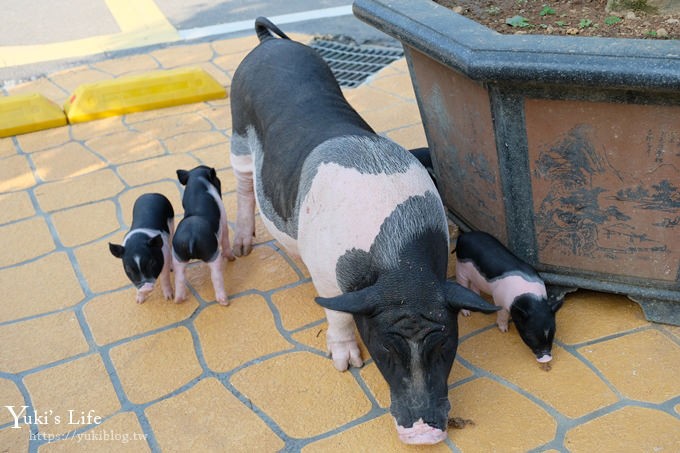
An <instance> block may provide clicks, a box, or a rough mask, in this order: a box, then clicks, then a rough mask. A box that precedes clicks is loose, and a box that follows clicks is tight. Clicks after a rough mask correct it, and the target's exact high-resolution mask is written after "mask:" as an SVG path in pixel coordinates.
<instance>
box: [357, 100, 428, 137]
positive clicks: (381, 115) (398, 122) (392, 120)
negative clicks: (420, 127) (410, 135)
mask: <svg viewBox="0 0 680 453" xmlns="http://www.w3.org/2000/svg"><path fill="white" fill-rule="evenodd" d="M362 116H363V117H364V119H365V120H366V122H367V123H368V124H369V125H371V127H372V128H373V129H374V130H375V131H376V132H378V133H385V132H388V131H391V130H393V129H399V128H401V127H404V126H411V125H413V124H420V123H421V119H420V113H419V112H418V106H417V105H416V104H415V102H414V103H407V102H401V103H398V104H395V105H393V106H391V107H389V108H385V109H380V110H371V111H369V112H366V113H365V114H364V115H362Z"/></svg>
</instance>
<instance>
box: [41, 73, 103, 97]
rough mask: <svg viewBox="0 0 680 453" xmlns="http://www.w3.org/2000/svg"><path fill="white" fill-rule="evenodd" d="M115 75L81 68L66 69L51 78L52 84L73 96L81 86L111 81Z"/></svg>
mask: <svg viewBox="0 0 680 453" xmlns="http://www.w3.org/2000/svg"><path fill="white" fill-rule="evenodd" d="M112 78H113V75H111V74H107V73H105V72H103V71H99V70H97V69H92V68H89V67H87V66H81V67H78V68H73V69H66V70H64V71H61V72H58V73H56V74H53V75H51V76H50V80H51V81H52V83H54V84H56V85H57V86H58V87H60V88H62V89H63V90H65V91H66V92H67V93H69V96H70V95H71V94H73V92H74V91H75V89H76V88H78V87H79V86H80V85H83V84H86V83H92V82H100V81H102V80H110V79H112Z"/></svg>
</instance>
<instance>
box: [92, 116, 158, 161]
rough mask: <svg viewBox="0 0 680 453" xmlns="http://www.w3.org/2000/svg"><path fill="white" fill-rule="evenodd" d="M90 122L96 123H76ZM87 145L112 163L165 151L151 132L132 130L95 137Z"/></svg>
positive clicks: (154, 155) (146, 157) (155, 155)
mask: <svg viewBox="0 0 680 453" xmlns="http://www.w3.org/2000/svg"><path fill="white" fill-rule="evenodd" d="M92 123H96V121H90V122H85V123H78V124H92ZM87 146H88V147H89V148H91V149H93V150H94V151H96V152H97V153H99V154H101V155H102V156H103V157H104V158H105V159H106V160H107V161H108V162H110V163H113V164H124V163H128V162H134V161H137V160H145V159H148V158H151V157H157V156H161V155H163V154H165V152H166V151H165V148H164V147H163V145H162V144H161V142H160V141H158V140H156V138H155V137H153V136H151V134H145V133H139V132H132V131H122V132H117V133H115V134H111V135H104V136H102V137H96V138H93V139H91V140H89V141H88V142H87Z"/></svg>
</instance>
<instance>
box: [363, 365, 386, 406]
mask: <svg viewBox="0 0 680 453" xmlns="http://www.w3.org/2000/svg"><path fill="white" fill-rule="evenodd" d="M359 374H360V375H361V377H362V378H363V380H364V382H365V383H366V386H367V387H368V389H369V390H370V391H371V394H372V395H373V397H374V398H375V400H376V401H377V403H378V405H379V406H380V407H382V408H385V409H389V407H390V404H391V401H392V400H391V398H390V387H389V386H388V385H387V382H386V381H385V378H384V377H383V375H382V374H381V373H380V370H378V366H377V365H376V364H375V362H372V363H369V364H366V365H364V366H363V367H361V371H359Z"/></svg>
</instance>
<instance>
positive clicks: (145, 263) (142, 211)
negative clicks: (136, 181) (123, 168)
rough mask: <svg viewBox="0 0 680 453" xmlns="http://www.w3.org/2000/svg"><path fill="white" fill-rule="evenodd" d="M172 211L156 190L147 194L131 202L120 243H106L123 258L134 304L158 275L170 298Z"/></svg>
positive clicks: (168, 202)
mask: <svg viewBox="0 0 680 453" xmlns="http://www.w3.org/2000/svg"><path fill="white" fill-rule="evenodd" d="M174 217H175V211H174V210H173V209H172V204H171V203H170V201H169V200H168V199H167V198H165V197H164V196H163V195H161V194H159V193H147V194H144V195H142V196H140V197H139V198H137V200H136V201H135V204H134V207H133V208H132V226H131V227H130V231H129V232H128V233H127V234H126V235H125V237H124V238H123V243H122V244H112V243H109V250H110V251H111V254H112V255H113V256H115V257H116V258H120V259H121V260H122V261H123V269H125V273H126V274H127V276H128V278H129V279H130V281H131V282H132V284H133V285H135V287H136V288H137V303H140V304H141V303H142V302H144V300H146V298H147V296H148V295H149V293H150V292H151V290H153V287H154V283H155V282H156V279H157V278H158V276H159V275H160V279H161V289H162V290H163V295H164V296H165V298H166V299H172V284H171V283H170V266H171V264H172V257H171V253H170V250H171V245H170V244H171V241H172V234H173V230H174V225H175V223H174Z"/></svg>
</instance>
